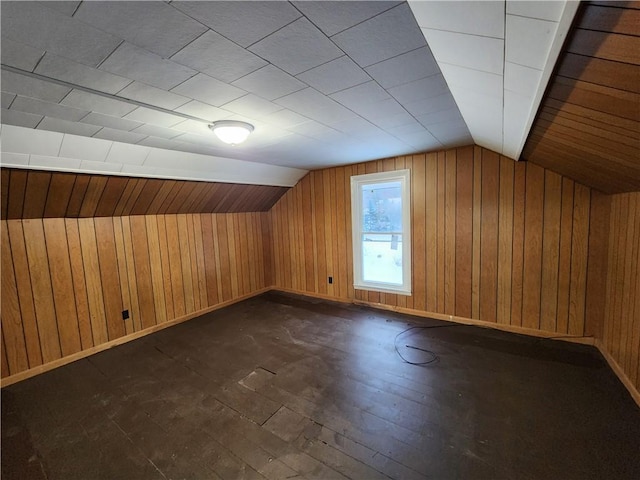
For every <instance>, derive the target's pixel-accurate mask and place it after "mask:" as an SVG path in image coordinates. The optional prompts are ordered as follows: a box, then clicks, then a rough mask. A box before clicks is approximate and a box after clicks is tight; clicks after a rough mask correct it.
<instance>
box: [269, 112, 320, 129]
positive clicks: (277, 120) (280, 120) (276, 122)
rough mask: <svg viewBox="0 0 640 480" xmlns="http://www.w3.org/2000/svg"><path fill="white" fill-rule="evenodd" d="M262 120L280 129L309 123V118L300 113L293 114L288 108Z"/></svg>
mask: <svg viewBox="0 0 640 480" xmlns="http://www.w3.org/2000/svg"><path fill="white" fill-rule="evenodd" d="M261 120H262V121H263V122H266V123H267V124H269V125H273V126H275V127H280V128H287V127H291V126H293V125H299V124H301V123H304V122H308V121H309V119H308V118H307V117H305V116H303V115H300V114H299V113H296V112H292V111H291V110H287V109H286V108H283V109H282V110H279V111H277V112H274V113H271V114H269V115H266V116H264V117H263V118H262V119H261Z"/></svg>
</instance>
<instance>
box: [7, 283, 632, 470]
mask: <svg viewBox="0 0 640 480" xmlns="http://www.w3.org/2000/svg"><path fill="white" fill-rule="evenodd" d="M410 325H448V324H445V323H443V322H438V321H435V320H425V319H418V318H414V317H408V316H401V315H398V314H394V313H387V312H382V311H377V310H372V309H367V308H364V307H356V306H344V305H338V304H332V303H329V302H324V301H315V300H308V299H307V300H304V299H302V298H300V297H295V296H291V295H284V294H276V293H270V294H265V295H262V296H260V297H256V298H253V299H251V300H248V301H245V302H243V303H240V304H236V305H234V306H231V307H228V308H226V309H223V310H219V311H217V312H214V313H211V314H209V315H206V316H203V317H201V318H198V319H194V320H191V321H189V322H186V323H183V324H181V325H178V326H175V327H172V328H169V329H166V330H163V331H161V332H158V333H155V334H153V335H151V336H147V337H144V338H142V339H140V340H137V341H135V342H131V343H128V344H126V345H123V346H120V347H117V348H114V349H111V350H109V351H105V352H102V353H100V354H97V355H94V356H92V357H90V358H87V359H84V360H81V361H78V362H75V363H73V364H70V365H68V366H66V367H63V368H59V369H57V370H54V371H52V372H49V373H46V374H43V375H40V376H38V377H35V378H32V379H30V380H27V381H24V382H21V383H18V384H15V385H13V386H10V387H7V388H5V389H4V390H3V391H2V478H3V480H9V479H14V478H15V479H40V478H48V479H64V480H70V479H83V480H88V479H102V478H104V479H136V480H137V479H147V478H154V479H155V478H158V479H169V478H172V479H177V478H190V479H210V478H214V479H215V478H224V479H236V478H273V479H285V478H322V479H326V478H330V479H333V478H345V477H346V478H356V479H367V480H369V479H378V478H397V479H403V480H404V479H418V478H435V479H450V478H464V479H500V478H513V479H538V478H539V479H581V480H582V479H591V478H594V479H626V478H628V479H639V478H640V447H639V445H640V443H639V442H640V409H639V408H638V407H637V406H636V404H635V403H634V402H633V400H632V399H631V397H630V395H629V394H628V392H627V391H626V390H625V389H624V387H623V386H622V385H621V384H620V382H619V381H618V380H617V378H616V377H615V376H614V374H613V373H612V372H611V371H610V370H609V368H608V367H607V366H606V364H605V363H604V361H603V360H602V358H601V356H600V354H599V353H598V352H597V351H596V350H595V349H593V348H591V347H584V346H579V345H571V344H567V343H562V342H558V341H553V340H539V339H534V338H529V337H524V336H519V335H513V334H508V333H504V332H498V331H493V330H488V329H481V328H477V327H469V326H455V327H453V326H451V327H446V328H430V329H424V330H412V331H410V332H407V333H405V334H403V335H401V336H400V337H399V338H398V339H397V341H395V340H396V336H397V335H398V333H400V332H402V331H404V330H405V329H406V328H407V327H408V326H410ZM394 342H395V344H396V345H397V346H398V349H399V350H400V353H401V354H403V355H404V356H405V357H406V358H408V359H409V360H411V361H414V362H421V361H428V360H430V359H431V358H432V356H431V355H430V354H429V353H428V352H426V351H424V350H427V349H428V350H431V351H433V352H434V353H435V354H436V355H437V359H436V360H435V361H434V362H432V363H431V364H429V365H427V366H415V365H410V364H408V363H403V362H402V360H401V359H400V357H399V356H398V355H397V353H396V351H395V350H394ZM406 345H410V346H411V347H417V348H422V349H424V350H419V349H416V348H407V347H406Z"/></svg>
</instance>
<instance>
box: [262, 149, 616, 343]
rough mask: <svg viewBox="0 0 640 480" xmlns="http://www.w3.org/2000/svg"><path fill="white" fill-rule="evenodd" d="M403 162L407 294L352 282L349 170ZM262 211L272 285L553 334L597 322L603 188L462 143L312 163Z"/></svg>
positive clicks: (583, 331)
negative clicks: (269, 237)
mask: <svg viewBox="0 0 640 480" xmlns="http://www.w3.org/2000/svg"><path fill="white" fill-rule="evenodd" d="M401 168H409V169H410V170H411V194H412V205H411V210H412V249H413V254H412V263H413V268H412V275H413V281H412V289H413V294H412V295H411V296H403V295H396V294H384V293H377V292H367V291H363V290H355V291H354V288H353V272H352V267H351V263H352V248H351V206H350V189H349V188H350V187H349V185H350V183H349V182H350V176H351V175H356V174H363V173H373V172H378V171H388V170H395V169H401ZM271 215H272V223H273V248H274V253H273V255H274V257H273V258H274V264H275V284H276V286H277V287H280V288H284V289H288V290H294V291H299V292H302V293H304V292H309V293H313V294H318V295H322V296H328V297H333V298H337V299H344V300H363V301H368V302H373V303H380V304H384V305H388V306H391V307H404V308H408V309H412V310H416V311H420V312H431V313H437V314H444V315H453V316H458V317H463V318H469V319H475V320H480V321H486V322H493V323H499V324H502V325H509V326H513V327H524V328H528V329H535V330H542V331H546V332H555V333H557V334H558V335H571V336H595V335H598V334H599V332H600V331H601V328H602V318H603V311H604V307H603V305H604V290H605V280H604V278H605V274H606V272H605V269H606V267H605V261H606V243H607V235H608V218H609V203H608V197H607V196H605V195H602V194H599V193H598V192H597V191H595V190H591V189H589V188H587V187H585V186H583V185H580V184H578V183H576V182H574V181H572V180H570V179H568V178H565V177H562V176H560V175H558V174H556V173H553V172H551V171H550V170H545V169H543V168H542V167H539V166H537V165H534V164H528V163H526V162H514V161H512V160H511V159H508V158H506V157H501V156H499V155H498V154H496V153H494V152H492V151H489V150H486V149H483V148H480V147H465V148H458V149H454V150H448V151H446V152H444V151H443V152H437V153H427V154H421V155H413V156H406V157H397V158H391V159H386V160H380V161H375V162H368V163H362V164H357V165H349V166H344V167H338V168H330V169H326V170H321V171H314V172H311V173H309V174H308V175H307V176H306V177H304V178H303V179H302V180H301V181H300V182H299V183H298V185H297V186H296V187H295V188H293V189H292V190H290V191H289V192H287V193H286V194H285V195H284V196H283V197H282V198H281V199H280V201H279V202H278V203H277V204H276V205H275V206H274V207H273V208H272V210H271ZM328 276H332V277H333V284H329V283H328V281H327V277H328Z"/></svg>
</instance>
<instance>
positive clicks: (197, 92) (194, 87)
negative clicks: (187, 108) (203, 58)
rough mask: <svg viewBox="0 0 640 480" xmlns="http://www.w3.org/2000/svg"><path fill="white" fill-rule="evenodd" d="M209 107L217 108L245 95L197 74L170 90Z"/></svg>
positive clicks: (235, 88) (240, 91) (236, 89)
mask: <svg viewBox="0 0 640 480" xmlns="http://www.w3.org/2000/svg"><path fill="white" fill-rule="evenodd" d="M171 91H172V92H175V93H179V94H181V95H185V96H187V97H190V98H193V99H195V100H200V101H202V102H204V103H208V104H209V105H213V106H215V107H219V106H220V105H224V104H225V103H227V102H230V101H231V100H235V99H236V98H239V97H241V96H243V95H245V94H246V92H245V91H244V90H241V89H240V88H238V87H234V86H233V85H228V84H226V83H224V82H221V81H220V80H216V79H215V78H211V77H209V76H208V75H205V74H204V73H199V74H197V75H196V76H194V77H193V78H190V79H189V80H187V81H186V82H184V83H182V84H181V85H178V86H177V87H175V88H173V89H172V90H171Z"/></svg>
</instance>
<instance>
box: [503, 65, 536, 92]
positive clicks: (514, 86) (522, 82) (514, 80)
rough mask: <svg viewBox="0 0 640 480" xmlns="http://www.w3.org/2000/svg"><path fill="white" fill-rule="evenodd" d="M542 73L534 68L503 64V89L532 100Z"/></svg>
mask: <svg viewBox="0 0 640 480" xmlns="http://www.w3.org/2000/svg"><path fill="white" fill-rule="evenodd" d="M541 77H542V72H541V71H540V70H537V69H535V68H531V67H525V66H523V65H517V64H515V63H511V62H505V64H504V89H505V90H510V91H512V92H515V93H518V94H520V95H524V96H528V97H530V98H533V95H534V94H535V92H536V90H537V88H538V85H540V79H541Z"/></svg>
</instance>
